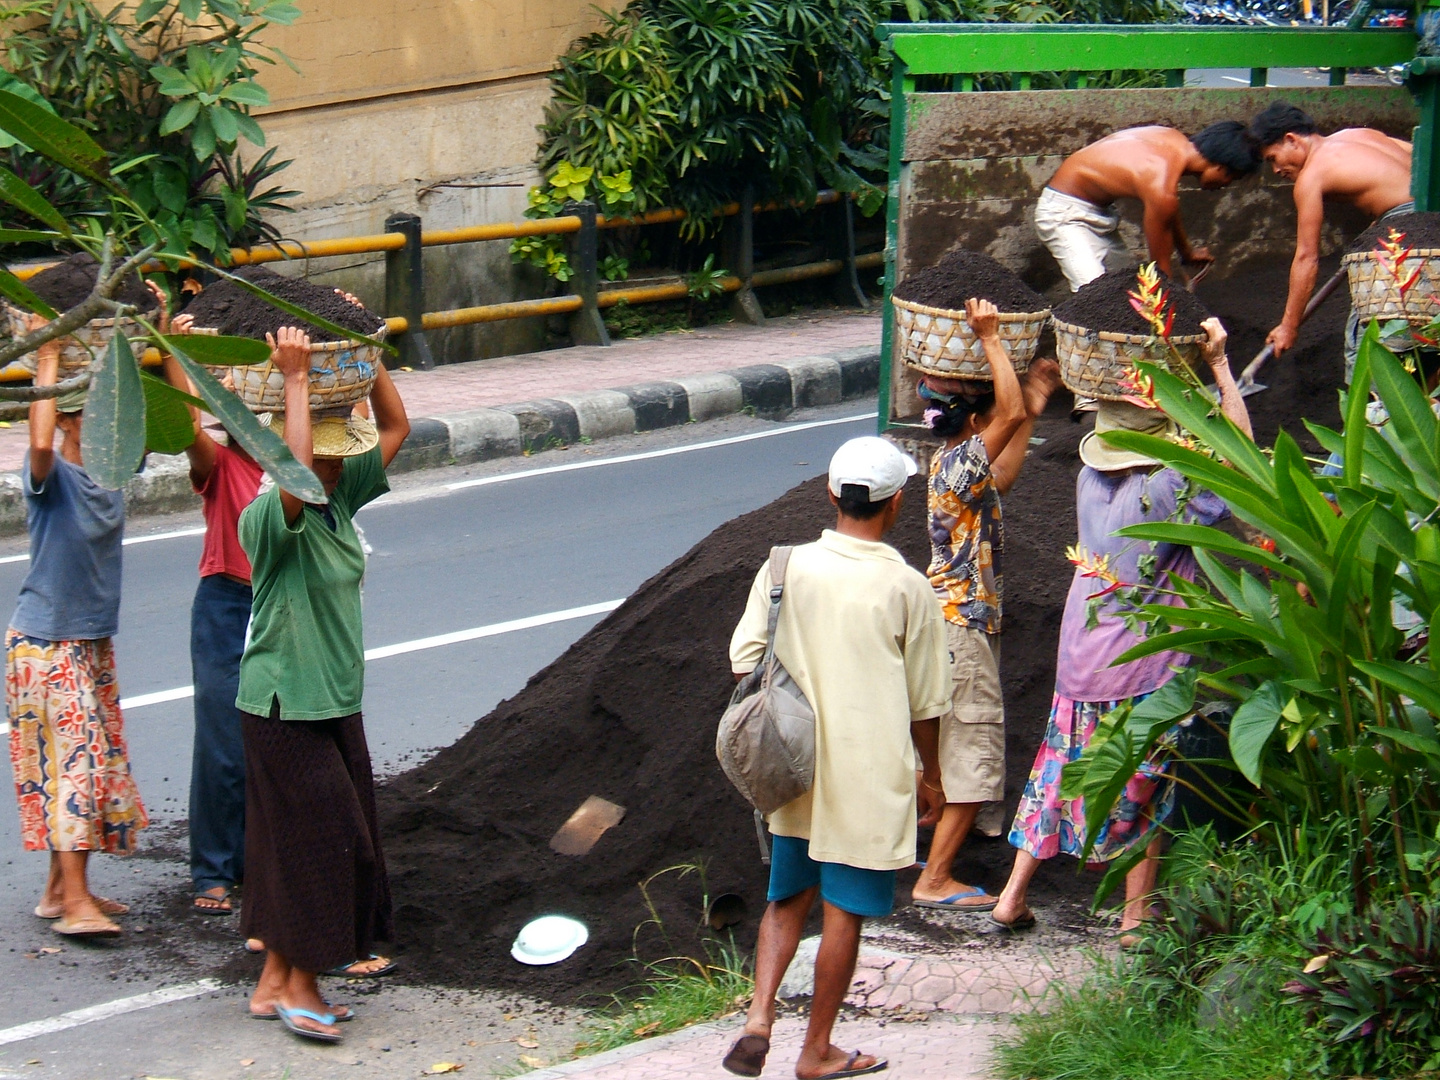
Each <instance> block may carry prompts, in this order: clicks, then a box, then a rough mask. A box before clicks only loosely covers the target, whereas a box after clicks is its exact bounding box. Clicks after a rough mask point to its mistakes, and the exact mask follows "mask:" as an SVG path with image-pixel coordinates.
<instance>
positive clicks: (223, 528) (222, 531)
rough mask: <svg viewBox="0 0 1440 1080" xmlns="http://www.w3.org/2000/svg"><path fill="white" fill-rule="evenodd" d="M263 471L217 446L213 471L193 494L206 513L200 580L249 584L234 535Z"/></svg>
mask: <svg viewBox="0 0 1440 1080" xmlns="http://www.w3.org/2000/svg"><path fill="white" fill-rule="evenodd" d="M263 472H264V470H262V469H261V468H260V466H259V465H257V464H255V462H254V461H253V460H252V459H251V458H250V457H249V456H248V455H242V454H239V453H237V452H236V451H234V450H232V449H231V448H230V447H228V446H220V445H218V444H217V445H216V447H215V468H214V469H212V470H211V472H210V477H209V479H208V480H206V481H205V483H204V484H202V485H200V486H199V487H197V488H196V489H195V490H196V491H197V492H198V493H199V495H200V501H201V503H202V504H203V506H204V511H205V549H204V551H202V552H201V554H200V576H201V577H210V576H211V575H212V574H229V575H230V576H231V577H237V578H241V579H243V580H245V581H249V580H250V560H249V559H248V558H246V557H245V551H244V549H243V548H241V546H240V536H239V533H238V532H237V531H236V530H237V527H238V524H239V521H240V511H242V510H244V509H245V507H247V506H249V505H250V504H251V503H252V502H254V501H255V496H256V494H257V493H258V492H259V490H260V477H261V475H263Z"/></svg>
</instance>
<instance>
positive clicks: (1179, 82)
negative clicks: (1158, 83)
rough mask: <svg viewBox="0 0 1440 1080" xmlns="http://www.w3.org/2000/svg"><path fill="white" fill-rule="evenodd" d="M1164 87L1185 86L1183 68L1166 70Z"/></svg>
mask: <svg viewBox="0 0 1440 1080" xmlns="http://www.w3.org/2000/svg"><path fill="white" fill-rule="evenodd" d="M1165 85H1166V86H1169V87H1175V88H1179V87H1183V86H1184V85H1185V69H1184V68H1168V69H1166V71H1165Z"/></svg>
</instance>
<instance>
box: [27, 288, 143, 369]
mask: <svg viewBox="0 0 1440 1080" xmlns="http://www.w3.org/2000/svg"><path fill="white" fill-rule="evenodd" d="M5 319H6V321H7V322H8V323H9V324H10V336H11V337H12V338H14V339H15V340H17V341H18V340H19V339H20V338H23V337H24V336H25V335H26V334H28V333H29V332H30V313H29V312H28V311H21V310H20V309H19V308H18V307H16V306H15V305H14V304H8V303H7V304H6V305H5ZM117 328H118V329H119V330H120V331H121V332H122V333H124V334H125V336H126V337H130V338H138V337H140V336H141V335H142V334H143V333H144V331H143V330H142V329H141V328H140V324H139V323H138V322H136V321H135V320H134V319H130V318H122V319H91V320H90V321H89V322H87V323H86V324H85V325H83V326H81V327H79V328H78V329H76V330H75V331H74V333H72V334H70V335H68V336H67V337H63V338H61V339H60V342H59V344H60V379H61V380H62V381H63V380H65V379H73V378H74V377H75V376H76V375H79V374H80V373H81V372H82V371H86V370H88V369H89V367H90V361H91V359H92V356H93V355H94V354H98V353H103V352H104V351H105V350H106V349H108V348H109V347H110V339H111V338H113V337H114V336H115V331H116V329H117ZM39 362H40V358H39V356H37V355H36V354H35V353H33V352H28V353H26V354H25V355H24V356H22V357H20V358H19V360H17V361H16V363H18V364H19V365H20V366H21V367H23V368H24V369H25V370H26V371H29V372H31V373H32V374H33V373H34V371H35V367H36V365H37V364H39Z"/></svg>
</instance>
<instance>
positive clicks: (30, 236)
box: [0, 229, 63, 244]
mask: <svg viewBox="0 0 1440 1080" xmlns="http://www.w3.org/2000/svg"><path fill="white" fill-rule="evenodd" d="M62 238H63V234H62V233H58V232H45V231H43V230H40V229H0V244H50V243H54V242H55V241H56V240H60V239H62Z"/></svg>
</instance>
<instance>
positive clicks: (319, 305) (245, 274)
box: [185, 266, 386, 414]
mask: <svg viewBox="0 0 1440 1080" xmlns="http://www.w3.org/2000/svg"><path fill="white" fill-rule="evenodd" d="M236 276H237V277H241V278H244V279H245V280H246V281H249V282H251V283H253V284H255V285H257V286H259V287H260V288H262V289H264V290H265V291H266V292H268V293H271V294H272V295H274V296H277V297H279V298H280V299H282V300H286V301H288V302H290V303H292V304H295V305H297V306H299V307H302V308H304V309H305V310H306V311H309V312H312V313H314V314H315V315H318V316H320V317H322V318H324V319H327V320H329V321H330V322H332V323H335V324H336V325H337V326H341V327H344V328H345V329H347V330H353V331H355V337H354V338H350V339H342V338H338V337H337V336H336V335H335V334H334V333H332V332H331V331H329V330H326V329H324V328H323V327H319V326H315V325H313V324H311V323H307V322H304V321H303V320H300V319H297V318H296V317H295V316H294V315H290V314H288V313H286V312H285V311H283V310H281V309H280V308H278V307H276V306H275V305H274V304H271V303H269V302H268V301H266V300H263V299H261V298H260V297H258V296H256V295H255V294H254V293H251V292H248V291H247V290H245V289H243V288H241V287H240V286H239V285H236V284H235V283H234V282H232V281H220V282H217V283H216V284H214V285H211V286H210V287H209V288H207V289H206V290H205V291H204V292H203V293H201V294H200V295H199V296H198V297H196V298H195V300H193V301H192V302H191V304H190V306H189V307H187V308H186V309H185V313H186V314H187V315H189V316H190V317H191V318H192V320H193V321H194V326H195V332H196V333H211V334H231V335H235V336H237V337H250V338H259V339H261V340H264V338H265V335H266V334H274V333H276V332H277V331H278V330H279V329H280V328H281V327H282V326H295V325H296V324H299V325H300V327H301V329H303V330H305V331H306V332H307V333H308V334H309V335H310V410H311V412H314V413H317V414H320V413H330V412H333V413H337V414H344V413H347V412H349V411H350V409H351V408H352V407H353V406H354V405H355V404H356V403H357V402H360V401H364V400H365V398H366V397H367V396H368V395H369V393H370V387H371V386H373V385H374V383H375V375H376V372H377V370H378V365H379V364H380V353H381V352H382V349H381V348H380V346H378V345H374V344H371V343H370V342H367V341H361V340H359V339H360V338H362V337H368V338H372V339H374V340H377V341H383V340H384V339H385V332H386V325H385V320H384V319H382V318H380V317H379V316H378V315H375V314H374V313H373V312H370V311H367V310H366V309H365V308H363V307H361V306H360V305H359V304H352V303H351V302H350V301H349V300H347V299H345V297H344V296H343V295H341V294H340V293H338V292H336V291H335V290H334V289H327V288H324V287H323V286H320V285H316V284H314V283H312V282H309V281H306V280H305V279H304V278H292V277H285V276H283V275H281V274H277V273H275V272H274V271H273V270H269V269H267V268H265V267H263V266H254V267H246V268H245V269H243V270H240V271H238V272H237V274H236ZM212 370H215V369H212ZM215 373H216V374H217V375H229V376H230V378H231V380H232V381H233V383H234V386H235V392H236V393H237V394H239V395H240V400H242V401H243V402H245V404H246V405H247V406H248V407H249V408H250V409H251V411H253V412H281V411H283V410H284V408H285V377H284V376H283V375H282V374H281V373H280V372H279V371H278V370H276V368H275V367H274V366H273V365H272V364H271V363H270V362H269V361H268V360H267V361H266V362H265V363H263V364H251V365H249V366H245V367H234V368H223V369H219V370H216V371H215Z"/></svg>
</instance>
